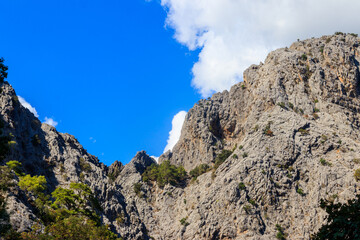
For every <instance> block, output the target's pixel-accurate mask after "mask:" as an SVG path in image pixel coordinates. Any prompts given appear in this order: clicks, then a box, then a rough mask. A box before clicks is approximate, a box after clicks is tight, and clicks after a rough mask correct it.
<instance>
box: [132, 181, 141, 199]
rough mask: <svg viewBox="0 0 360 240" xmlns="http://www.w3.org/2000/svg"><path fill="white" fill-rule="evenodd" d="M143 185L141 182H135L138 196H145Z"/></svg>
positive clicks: (135, 190)
mask: <svg viewBox="0 0 360 240" xmlns="http://www.w3.org/2000/svg"><path fill="white" fill-rule="evenodd" d="M141 187H142V184H141V183H135V184H134V192H135V194H136V195H137V196H138V197H143V194H142V192H141Z"/></svg>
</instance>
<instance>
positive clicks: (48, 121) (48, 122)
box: [44, 117, 58, 127]
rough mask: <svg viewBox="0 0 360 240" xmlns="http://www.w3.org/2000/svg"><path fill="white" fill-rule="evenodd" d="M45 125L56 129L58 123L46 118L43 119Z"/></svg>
mask: <svg viewBox="0 0 360 240" xmlns="http://www.w3.org/2000/svg"><path fill="white" fill-rule="evenodd" d="M44 123H46V124H49V125H51V126H53V127H56V126H57V125H58V122H56V121H55V120H54V119H52V118H48V117H45V122H44Z"/></svg>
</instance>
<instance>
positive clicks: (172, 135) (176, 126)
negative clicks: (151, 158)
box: [164, 111, 187, 152]
mask: <svg viewBox="0 0 360 240" xmlns="http://www.w3.org/2000/svg"><path fill="white" fill-rule="evenodd" d="M186 113H187V112H185V111H180V112H178V113H177V114H176V115H175V116H174V118H173V120H172V122H171V123H172V129H171V131H170V132H169V138H168V140H167V145H166V147H165V149H164V152H167V151H168V150H172V148H173V147H174V146H175V144H176V143H177V142H178V141H179V138H180V134H181V128H182V125H183V123H184V120H185V116H186Z"/></svg>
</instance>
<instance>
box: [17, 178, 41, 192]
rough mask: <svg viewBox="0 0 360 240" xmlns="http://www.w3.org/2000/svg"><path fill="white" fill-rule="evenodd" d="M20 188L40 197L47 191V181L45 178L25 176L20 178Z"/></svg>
mask: <svg viewBox="0 0 360 240" xmlns="http://www.w3.org/2000/svg"><path fill="white" fill-rule="evenodd" d="M19 187H20V188H21V189H22V190H24V191H28V192H31V193H32V194H35V195H39V194H40V193H42V192H43V191H45V189H46V179H45V177H44V176H33V177H31V176H30V175H25V176H23V177H20V181H19Z"/></svg>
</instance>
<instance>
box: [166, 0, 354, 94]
mask: <svg viewBox="0 0 360 240" xmlns="http://www.w3.org/2000/svg"><path fill="white" fill-rule="evenodd" d="M161 5H162V6H163V7H164V9H165V10H166V11H167V20H166V25H167V26H169V27H171V28H173V29H174V30H175V38H176V40H177V41H179V42H180V43H181V44H183V45H185V46H187V47H188V48H189V49H190V50H195V49H201V51H200V54H199V59H198V61H197V62H196V63H195V64H194V66H193V69H192V73H193V80H192V85H193V86H194V87H195V88H196V89H198V90H199V92H200V93H201V94H202V96H203V97H207V96H209V95H211V94H212V93H213V92H215V91H222V90H224V89H229V88H230V86H231V85H233V84H234V83H236V82H238V81H241V79H242V73H243V71H244V70H245V69H246V68H247V67H248V66H250V65H251V64H254V63H255V64H258V63H259V62H260V61H263V60H264V59H265V57H266V55H267V54H268V53H269V51H271V50H274V49H276V48H278V47H284V46H288V45H289V44H290V43H292V42H294V41H296V40H297V39H305V38H310V37H318V36H321V35H327V34H333V33H334V32H335V31H342V32H355V33H359V30H360V29H359V24H358V23H359V21H360V14H359V9H360V1H358V0H342V1H339V0H317V1H311V0H298V1H289V0H161Z"/></svg>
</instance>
